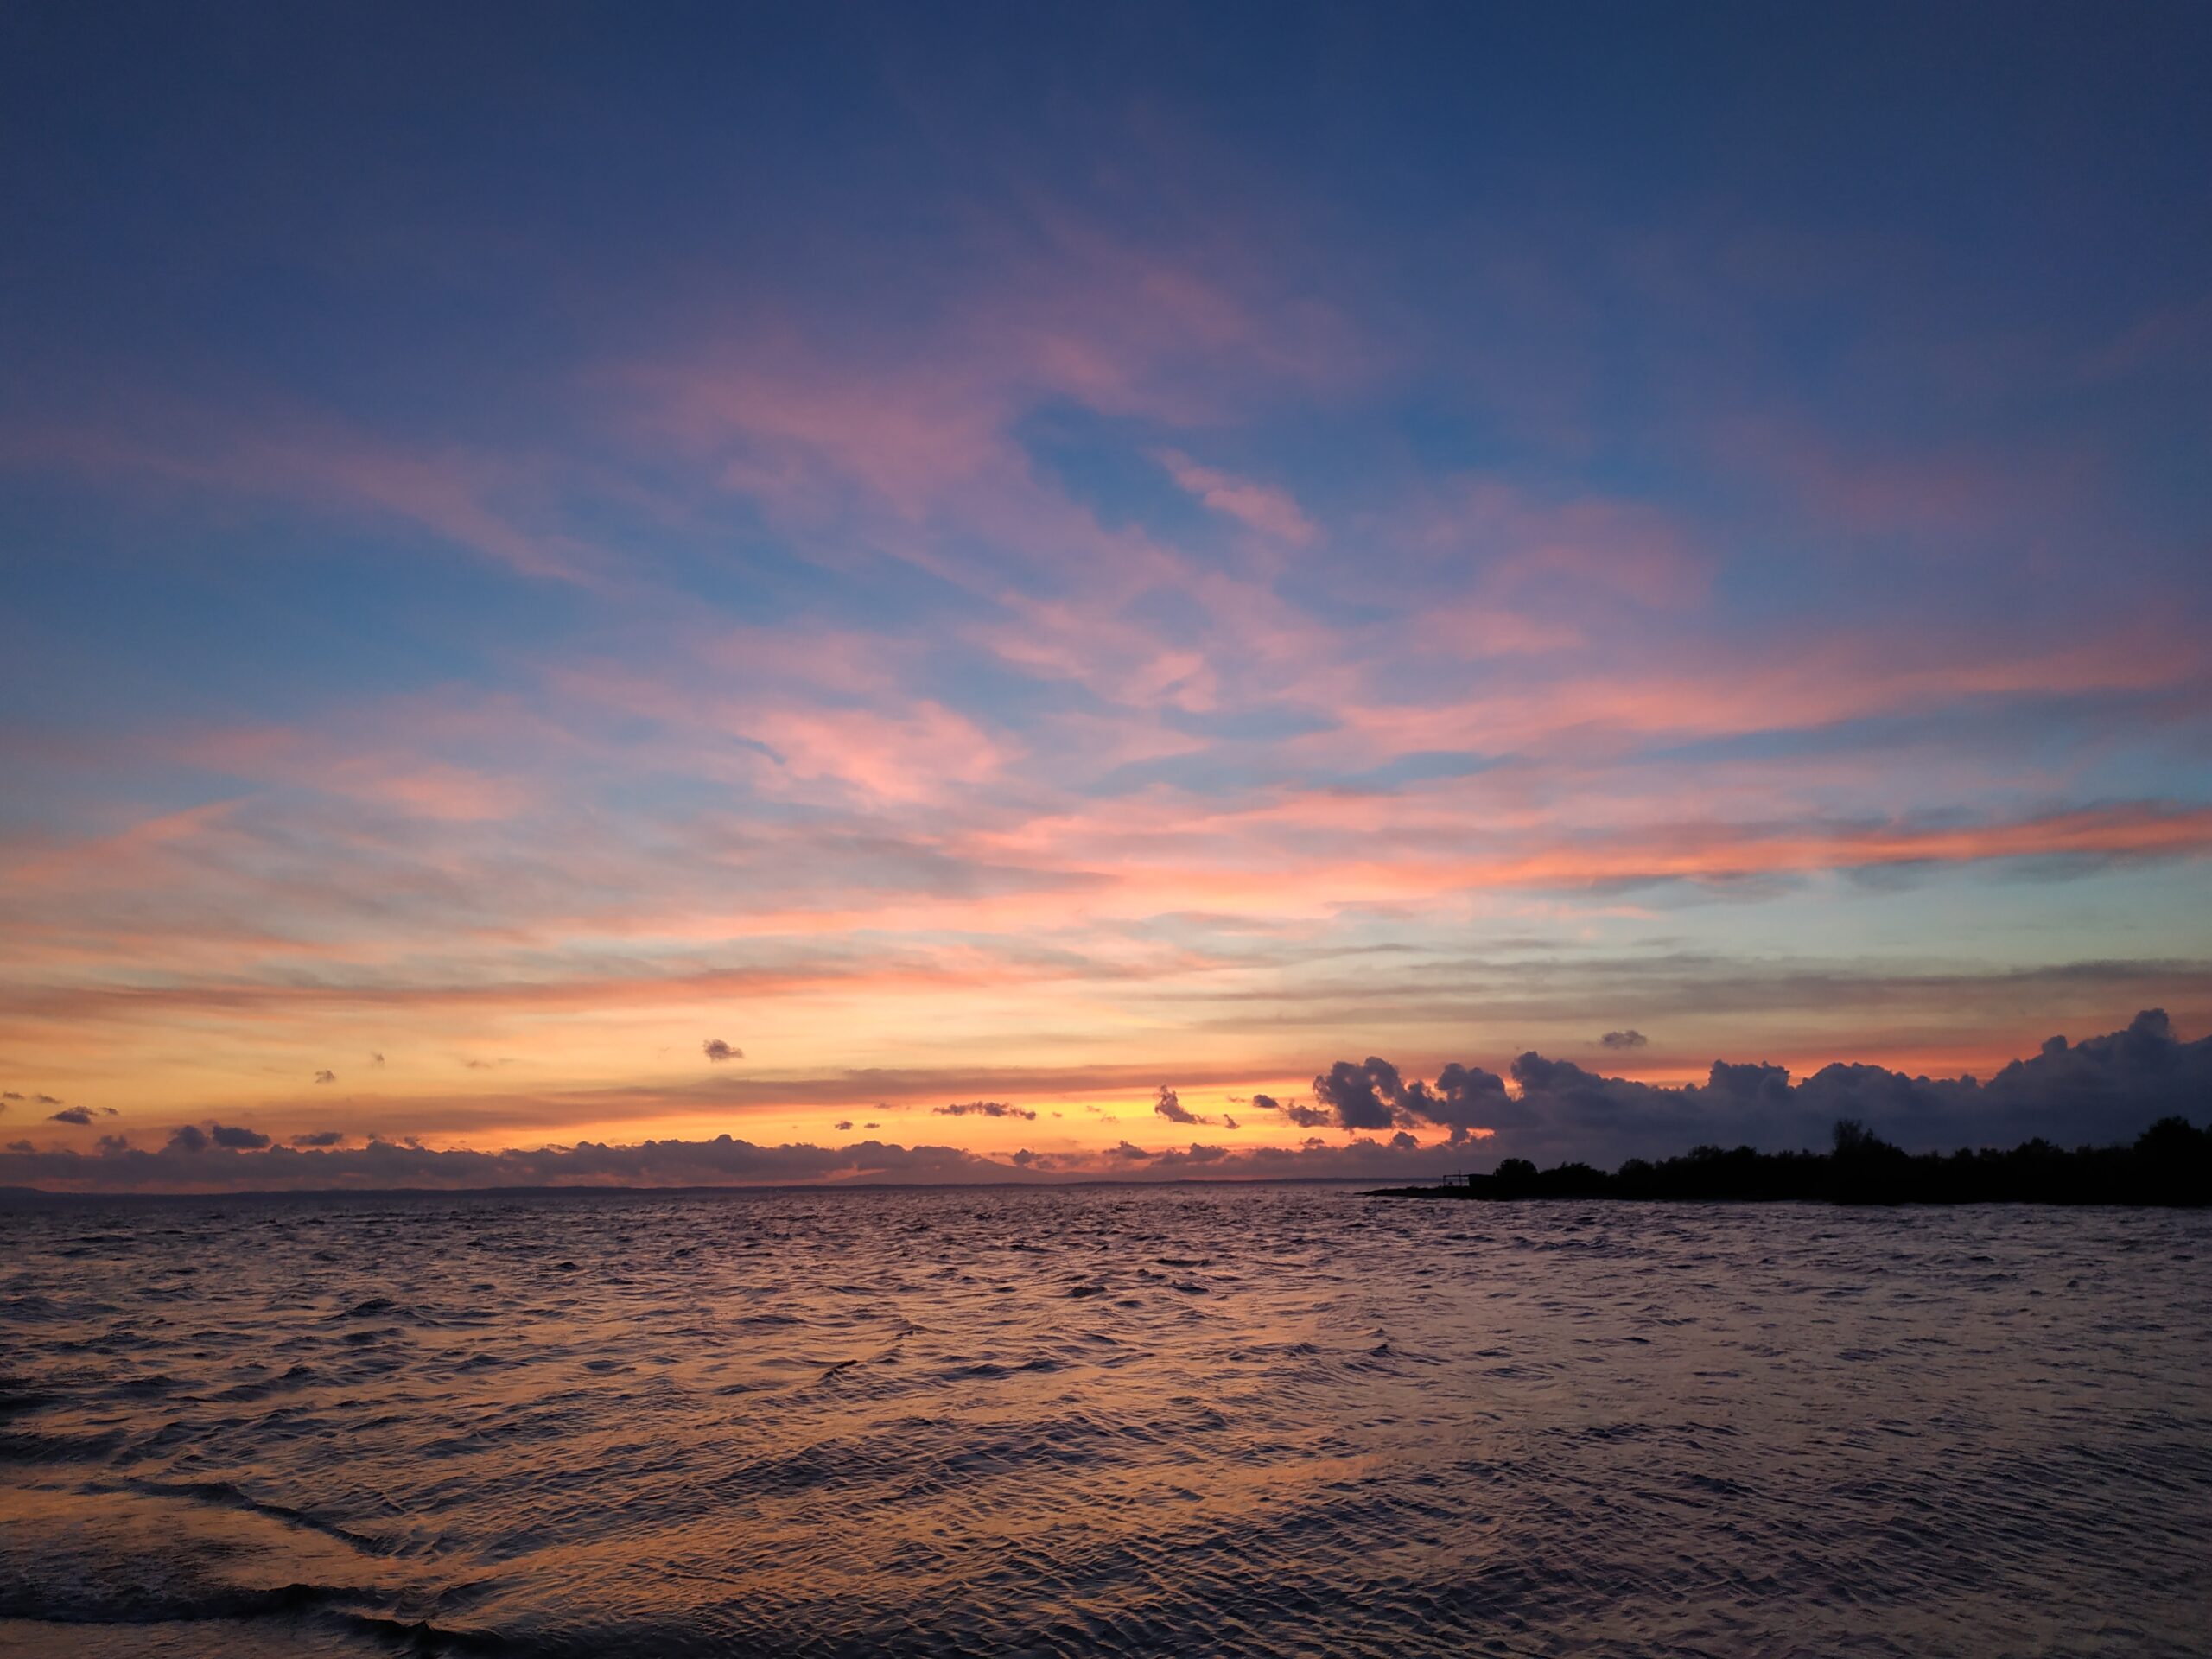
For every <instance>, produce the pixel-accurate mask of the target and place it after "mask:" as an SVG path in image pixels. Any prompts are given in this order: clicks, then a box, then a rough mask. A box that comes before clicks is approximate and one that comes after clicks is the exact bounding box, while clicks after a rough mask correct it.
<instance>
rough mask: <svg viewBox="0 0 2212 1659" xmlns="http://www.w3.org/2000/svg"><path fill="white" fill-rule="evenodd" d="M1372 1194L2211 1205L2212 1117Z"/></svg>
mask: <svg viewBox="0 0 2212 1659" xmlns="http://www.w3.org/2000/svg"><path fill="white" fill-rule="evenodd" d="M1368 1196H1370V1198H1475V1199H1490V1200H1504V1199H1516V1198H1651V1199H1675V1200H1715V1199H1718V1200H1726V1201H1731V1202H1737V1203H1759V1202H1773V1201H1777V1200H1783V1199H1795V1200H1798V1201H1800V1202H1816V1203H1829V1204H2111V1205H2163V1206H2167V1207H2177V1208H2192V1209H2193V1208H2202V1207H2203V1206H2204V1205H2208V1204H2212V1125H2208V1126H2207V1127H2206V1128H2201V1129H2200V1128H2196V1126H2195V1125H2193V1124H2191V1123H2190V1121H2189V1120H2188V1119H2187V1118H2184V1117H2168V1118H2162V1119H2160V1120H2159V1121H2158V1122H2156V1123H2154V1124H2152V1126H2151V1127H2150V1128H2147V1129H2145V1131H2144V1132H2143V1133H2142V1135H2139V1136H2138V1137H2137V1139H2136V1141H2135V1143H2134V1144H2133V1146H2120V1147H2076V1148H2075V1149H2074V1150H2073V1151H2070V1152H2069V1151H2068V1150H2067V1149H2066V1148H2065V1147H2056V1146H2053V1145H2051V1144H2050V1142H2049V1141H2044V1140H2035V1141H2027V1142H2025V1143H2024V1144H2022V1145H2020V1146H2017V1147H2013V1148H2012V1150H2011V1151H2009V1152H2001V1151H1998V1150H1995V1149H1993V1148H1984V1149H1983V1150H1980V1151H1978V1152H1977V1151H1972V1150H1967V1149H1961V1150H1960V1151H1957V1152H1953V1153H1941V1152H1930V1153H1923V1154H1919V1155H1917V1156H1915V1155H1914V1154H1910V1153H1908V1152H1905V1151H1904V1150H1903V1149H1902V1148H1900V1147H1893V1146H1891V1144H1890V1143H1889V1142H1888V1141H1884V1140H1881V1139H1880V1138H1878V1136H1876V1135H1872V1134H1870V1133H1868V1131H1867V1129H1866V1126H1865V1125H1864V1124H1861V1123H1859V1122H1857V1121H1856V1120H1853V1119H1846V1120H1845V1121H1844V1122H1840V1123H1838V1124H1837V1125H1836V1126H1835V1141H1834V1147H1833V1148H1832V1149H1831V1150H1830V1151H1827V1152H1775V1153H1770V1152H1758V1151H1754V1150H1753V1149H1752V1148H1751V1147H1736V1148H1735V1149H1734V1150H1733V1151H1724V1150H1723V1149H1722V1148H1720V1147H1696V1148H1694V1150H1692V1151H1690V1152H1688V1153H1687V1154H1682V1155H1681V1156H1679V1157H1675V1158H1669V1159H1665V1160H1662V1161H1660V1162H1658V1163H1653V1162H1651V1161H1650V1160H1648V1159H1643V1158H1631V1159H1630V1160H1628V1161H1627V1162H1626V1163H1624V1164H1623V1165H1622V1166H1620V1168H1619V1169H1618V1170H1616V1171H1613V1172H1612V1173H1610V1174H1609V1173H1606V1172H1605V1171H1604V1170H1602V1169H1597V1168H1593V1167H1592V1166H1590V1165H1588V1164H1560V1165H1559V1166H1556V1167H1554V1168H1551V1169H1544V1170H1540V1169H1538V1168H1537V1167H1536V1166H1535V1165H1534V1164H1532V1163H1530V1162H1529V1160H1527V1159H1525V1158H1508V1159H1507V1160H1505V1161H1504V1162H1503V1163H1502V1164H1500V1165H1499V1166H1497V1169H1496V1170H1495V1171H1494V1172H1492V1173H1490V1174H1488V1175H1465V1176H1457V1177H1452V1178H1448V1179H1446V1180H1444V1181H1441V1182H1438V1183H1434V1184H1431V1185H1421V1186H1390V1187H1380V1188H1377V1189H1376V1190H1375V1191H1373V1192H1370V1194H1369V1195H1368Z"/></svg>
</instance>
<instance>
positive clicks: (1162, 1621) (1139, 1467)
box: [0, 1188, 2212, 1655]
mask: <svg viewBox="0 0 2212 1659" xmlns="http://www.w3.org/2000/svg"><path fill="white" fill-rule="evenodd" d="M2208 1245H2212V1217H2206V1216H2204V1215H2202V1214H2186V1213H2175V1212H2171V1211H2168V1212H2138V1213H2125V1212H2115V1211H2057V1210H2039V1209H1999V1208H1989V1209H1960V1210H1922V1211H1840V1210H1826V1209H1817V1208H1804V1207H1798V1206H1791V1205H1770V1206H1762V1207H1751V1206H1745V1207H1726V1206H1683V1207H1680V1208H1669V1207H1660V1206H1608V1205H1597V1206H1592V1205H1538V1204H1530V1205H1434V1204H1432V1205H1419V1204H1408V1203H1402V1202H1396V1203H1394V1202H1391V1201H1389V1200H1385V1199H1371V1198H1363V1197H1360V1196H1358V1195H1357V1194H1356V1193H1352V1192H1339V1191H1325V1190H1318V1191H1317V1190H1312V1189H1304V1190H1301V1189H1286V1188H1273V1189H1257V1190H1235V1189H1189V1188H1185V1189H1181V1190H1142V1189H1114V1188H1107V1189H1090V1190H1082V1191H1060V1192H1019V1191H992V1192H947V1191H936V1192H842V1193H833V1194H810V1195H808V1194H799V1195H794V1194H789V1193H785V1194H750V1195H729V1196H682V1197H656V1196H650V1195H628V1196H615V1195H595V1196H575V1197H558V1198H543V1197H531V1198H498V1197H490V1196H477V1197H466V1198H427V1197H423V1198H407V1197H378V1198H356V1199H334V1198H316V1199H308V1198H301V1199H284V1200H237V1199H233V1200H227V1201H221V1202H216V1201H181V1200H180V1201H170V1202H162V1203H158V1204H145V1203H140V1204H118V1203H105V1204H92V1203H87V1204H85V1205H78V1206H73V1207H70V1208H65V1209H54V1210H38V1211H21V1212H16V1213H12V1214H4V1215H0V1376H4V1378H5V1382H4V1383H0V1390H4V1393H0V1649H8V1650H12V1651H32V1652H46V1651H69V1652H86V1653H92V1654H130V1655H146V1654H172V1653H174V1654H198V1653H217V1652H219V1653H226V1654H243V1655H254V1654H261V1653H270V1654H274V1653H296V1652H302V1651H308V1652H313V1651H323V1652H331V1653H351V1652H357V1651H367V1652H376V1651H385V1652H389V1651H391V1650H392V1649H394V1648H395V1647H396V1648H397V1649H401V1650H410V1649H423V1650H429V1651H445V1650H448V1649H452V1650H458V1651H469V1650H474V1649H478V1648H480V1647H481V1648H484V1649H493V1648H496V1649H498V1650H499V1651H502V1652H517V1653H524V1654H532V1653H553V1654H579V1655H582V1654H591V1655H599V1654H617V1655H620V1654H653V1655H661V1654H683V1653H726V1652H737V1653H763V1654H779V1653H793V1654H815V1653H823V1654H827V1653H847V1652H853V1653H858V1652H875V1651H891V1652H901V1651H906V1652H926V1653H948V1654H950V1653H982V1652H1003V1651H1010V1650H1012V1651H1027V1652H1040V1653H1052V1652H1078V1651H1087V1650H1095V1649H1106V1650H1112V1651H1120V1652H1150V1653H1160V1652H1167V1651H1184V1652H1199V1651H1204V1652H1215V1653H1243V1654H1316V1655H1319V1654H1327V1655H1339V1654H1351V1653H1370V1652H1371V1653H1383V1652H1389V1653H1421V1652H1436V1653H1444V1652H1452V1653H1460V1652H1475V1653H1492V1652H1494V1653H1501V1654H1532V1653H1535V1654H1553V1653H1558V1654H1568V1653H1573V1654H1592V1653H1596V1654H1606V1653H1618V1654H1630V1653H1636V1654H1643V1653H1652V1652H1681V1653H1700V1654H1722V1653H1776V1652H1800V1653H1807V1654H1837V1653H1869V1654H1912V1655H1927V1654H1938V1653H1960V1654H1969V1653H1970V1654H1975V1655H1984V1654H1996V1653H2016V1652H2018V1653H2024V1652H2037V1653H2111V1654H2121V1653H2126V1654H2156V1653H2175V1654H2178V1653H2183V1652H2190V1653H2201V1652H2202V1651H2203V1650H2204V1648H2203V1643H2204V1641H2205V1634H2204V1632H2205V1630H2207V1628H2212V1592H2208V1588H2207V1585H2208V1578H2209V1576H2212V1542H2209V1541H2208V1540H2212V1382H2208V1380H2207V1372H2208V1370H2212V1296H2208V1294H2206V1278H2205V1268H2206V1264H2207V1259H2208V1254H2207V1247H2208Z"/></svg>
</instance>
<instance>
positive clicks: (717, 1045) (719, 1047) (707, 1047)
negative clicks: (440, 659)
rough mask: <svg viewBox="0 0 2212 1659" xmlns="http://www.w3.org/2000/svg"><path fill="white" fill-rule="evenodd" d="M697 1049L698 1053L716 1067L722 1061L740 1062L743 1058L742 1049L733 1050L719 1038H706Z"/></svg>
mask: <svg viewBox="0 0 2212 1659" xmlns="http://www.w3.org/2000/svg"><path fill="white" fill-rule="evenodd" d="M699 1048H700V1052H702V1053H703V1054H705V1055H706V1057H707V1058H709V1060H711V1061H713V1062H714V1063H715V1065H721V1063H722V1062H723V1061H724V1060H741V1059H743V1058H745V1051H744V1050H743V1049H741V1048H733V1047H731V1046H729V1045H728V1043H726V1042H724V1041H723V1040H722V1039H721V1038H719V1037H709V1038H708V1039H707V1040H706V1041H705V1042H703V1043H702V1044H700V1045H699Z"/></svg>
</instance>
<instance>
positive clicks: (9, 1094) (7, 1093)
mask: <svg viewBox="0 0 2212 1659" xmlns="http://www.w3.org/2000/svg"><path fill="white" fill-rule="evenodd" d="M21 1099H22V1096H21V1095H19V1094H17V1093H16V1091H15V1090H12V1089H9V1090H0V1100H21Z"/></svg>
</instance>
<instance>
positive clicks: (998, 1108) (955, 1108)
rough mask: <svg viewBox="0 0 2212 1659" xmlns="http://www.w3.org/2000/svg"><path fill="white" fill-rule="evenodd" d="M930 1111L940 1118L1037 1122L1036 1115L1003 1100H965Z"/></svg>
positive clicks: (932, 1108) (934, 1107)
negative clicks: (1023, 1119)
mask: <svg viewBox="0 0 2212 1659" xmlns="http://www.w3.org/2000/svg"><path fill="white" fill-rule="evenodd" d="M930 1110H931V1111H932V1112H935V1113H936V1114H937V1115H938V1116H939V1117H1021V1118H1027V1119H1028V1120H1029V1121H1030V1122H1036V1121H1037V1114H1036V1113H1034V1112H1027V1111H1024V1110H1023V1109H1021V1108H1020V1107H1019V1106H1009V1105H1007V1103H1006V1102H1004V1101H1002V1100H963V1101H957V1102H955V1103H953V1104H951V1105H950V1106H932V1107H931V1108H930Z"/></svg>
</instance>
